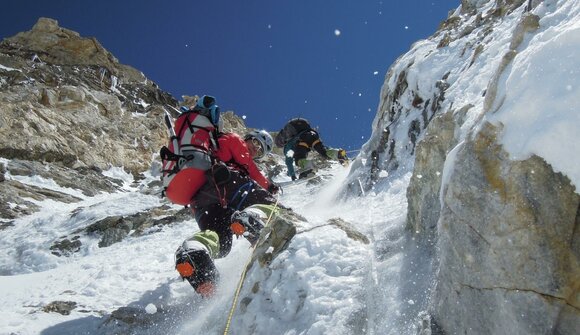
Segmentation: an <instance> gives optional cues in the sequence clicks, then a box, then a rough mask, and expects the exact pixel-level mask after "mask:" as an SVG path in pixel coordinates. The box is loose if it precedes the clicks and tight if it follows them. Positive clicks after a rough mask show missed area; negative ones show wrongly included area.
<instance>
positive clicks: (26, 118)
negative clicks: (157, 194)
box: [0, 18, 177, 174]
mask: <svg viewBox="0 0 580 335" xmlns="http://www.w3.org/2000/svg"><path fill="white" fill-rule="evenodd" d="M0 65H1V66H0V101H1V104H0V130H1V131H0V143H1V145H0V156H2V157H5V158H8V159H13V158H18V159H24V160H33V161H46V162H58V163H60V164H62V165H64V166H66V167H70V168H93V167H96V168H98V169H107V168H109V167H110V166H123V167H125V168H126V169H128V170H129V171H131V172H133V173H135V174H137V173H139V172H142V171H145V170H147V169H148V168H149V166H150V162H151V157H152V154H153V153H155V152H156V151H157V150H158V148H159V146H160V145H161V144H162V143H163V142H164V141H165V136H166V135H165V130H164V129H163V128H162V127H161V126H160V125H162V123H161V122H160V121H161V118H160V115H161V113H163V108H162V107H163V105H165V104H170V105H174V106H176V105H177V101H176V100H175V99H174V98H173V97H171V95H169V94H168V93H165V92H163V91H161V90H160V89H159V88H158V87H157V86H156V85H155V84H154V83H153V82H151V81H149V80H148V79H147V78H146V77H145V76H144V75H143V74H142V73H141V72H139V71H137V70H135V69H133V68H131V67H129V66H126V65H122V64H120V63H119V62H118V61H117V60H116V59H115V58H114V57H113V56H112V55H111V54H110V53H109V52H108V51H107V50H105V49H104V48H103V47H102V46H101V45H100V44H99V43H98V42H97V41H96V40H95V39H94V38H92V39H91V38H83V37H80V36H79V34H78V33H76V32H73V31H70V30H68V29H64V28H61V27H59V26H58V23H57V22H56V21H55V20H52V19H47V18H41V19H39V21H38V23H37V24H36V25H35V26H34V27H33V28H32V30H31V31H28V32H24V33H19V34H17V35H16V36H14V37H11V38H7V39H4V40H3V41H2V43H0Z"/></svg>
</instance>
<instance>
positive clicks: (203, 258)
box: [175, 231, 219, 298]
mask: <svg viewBox="0 0 580 335" xmlns="http://www.w3.org/2000/svg"><path fill="white" fill-rule="evenodd" d="M212 233H213V234H212ZM214 235H215V237H216V241H217V234H216V233H215V232H213V231H204V232H199V233H196V235H194V236H193V237H192V238H190V239H187V240H185V241H184V242H183V244H182V245H181V246H180V247H179V248H177V251H176V252H175V269H176V270H177V272H179V275H180V276H181V278H182V279H185V280H187V281H188V282H189V284H190V285H191V286H192V287H193V289H194V290H195V292H197V293H199V294H200V295H201V296H202V297H204V298H209V297H211V296H212V295H213V294H214V292H215V287H216V283H217V281H218V280H219V273H218V271H217V269H216V267H215V265H214V262H213V260H212V257H211V253H212V251H215V249H214V248H213V245H211V244H209V243H208V241H210V242H213V239H212V238H213V237H214ZM207 236H209V237H210V239H208V240H206V239H204V238H207ZM208 245H209V248H208Z"/></svg>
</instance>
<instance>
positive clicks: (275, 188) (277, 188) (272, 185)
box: [268, 182, 280, 194]
mask: <svg viewBox="0 0 580 335" xmlns="http://www.w3.org/2000/svg"><path fill="white" fill-rule="evenodd" d="M278 191H280V186H278V185H276V184H275V183H273V182H270V186H268V192H270V193H272V194H276V193H278Z"/></svg>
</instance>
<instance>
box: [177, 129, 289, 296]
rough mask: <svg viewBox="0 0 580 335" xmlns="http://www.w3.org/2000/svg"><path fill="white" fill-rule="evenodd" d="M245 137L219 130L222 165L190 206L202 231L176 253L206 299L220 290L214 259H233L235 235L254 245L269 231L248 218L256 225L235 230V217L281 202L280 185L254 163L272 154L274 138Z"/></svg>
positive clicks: (184, 275) (254, 133)
mask: <svg viewBox="0 0 580 335" xmlns="http://www.w3.org/2000/svg"><path fill="white" fill-rule="evenodd" d="M244 138H245V140H242V138H241V137H240V136H238V135H237V134H234V133H223V132H221V131H220V132H219V134H218V145H217V149H216V150H215V158H216V159H217V160H218V161H220V162H221V163H218V164H214V165H213V166H212V168H211V170H210V171H208V172H210V174H209V175H211V177H210V178H208V181H207V182H206V183H205V184H204V185H203V186H202V187H201V188H200V190H199V191H198V192H197V193H196V194H195V195H194V196H193V199H192V201H191V203H190V207H191V210H192V212H193V214H194V216H195V220H196V221H197V224H198V227H199V229H200V231H199V232H197V233H196V234H194V235H193V236H192V237H191V238H189V239H187V240H186V241H184V242H183V244H182V245H181V246H180V247H179V248H178V249H177V251H176V253H175V261H176V269H177V271H178V272H179V274H180V275H181V277H182V278H183V279H186V280H187V281H188V282H189V283H190V284H191V286H192V287H193V288H194V289H195V291H196V292H198V293H199V294H201V295H202V296H204V297H210V296H211V295H212V294H213V292H214V290H215V285H216V282H217V280H218V278H219V274H218V271H217V269H216V267H215V265H214V262H213V260H214V259H215V258H221V257H225V256H227V255H228V253H229V252H230V250H231V247H232V234H234V233H236V235H238V236H241V235H243V236H244V237H246V238H247V239H248V241H250V242H251V243H252V244H253V243H255V241H256V236H258V233H259V231H260V230H261V228H262V227H263V224H261V223H259V222H257V221H255V220H254V221H251V222H250V221H248V220H246V223H247V224H248V225H249V224H254V223H255V225H254V226H247V229H245V230H244V231H243V232H240V231H239V229H238V230H237V232H234V231H233V230H232V227H230V225H231V223H232V216H233V215H234V213H239V212H240V211H242V210H244V209H245V208H246V207H248V206H251V205H255V204H274V203H276V202H277V201H276V199H275V198H274V196H273V194H274V193H276V192H278V190H279V187H278V186H277V185H276V184H274V183H273V182H271V181H270V180H268V179H267V178H266V177H264V175H262V173H261V172H260V170H259V169H258V168H257V166H256V164H255V162H254V159H260V158H263V157H264V156H266V155H267V154H269V153H270V152H271V150H272V143H273V140H272V137H271V136H270V135H269V134H268V133H267V132H265V131H252V132H250V133H248V134H247V135H246V136H245V137H244ZM246 231H247V232H246ZM244 233H245V234H244Z"/></svg>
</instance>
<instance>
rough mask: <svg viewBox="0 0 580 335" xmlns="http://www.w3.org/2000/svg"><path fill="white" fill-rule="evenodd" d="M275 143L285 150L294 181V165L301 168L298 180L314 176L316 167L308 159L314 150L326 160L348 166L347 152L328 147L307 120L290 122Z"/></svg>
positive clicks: (289, 174)
mask: <svg viewBox="0 0 580 335" xmlns="http://www.w3.org/2000/svg"><path fill="white" fill-rule="evenodd" d="M275 142H276V146H277V147H280V148H284V156H285V157H286V167H287V168H288V172H287V174H288V176H290V177H291V178H292V180H296V172H295V170H294V164H296V166H298V168H299V175H298V178H300V179H303V178H308V177H311V176H314V174H315V171H316V169H315V166H314V164H313V162H312V161H311V160H308V159H307V156H308V154H309V153H310V151H311V150H312V149H314V150H315V151H316V152H317V153H318V154H319V155H320V156H321V157H322V158H324V159H333V160H337V161H338V162H339V163H340V164H342V165H347V164H348V157H347V156H346V151H345V150H344V149H333V148H328V147H326V146H325V145H324V144H323V143H322V141H321V140H320V136H319V135H318V132H317V131H316V130H314V129H312V127H310V124H309V123H308V121H307V120H305V119H301V118H295V119H292V120H290V121H288V123H286V125H285V126H284V127H283V128H282V129H281V130H280V132H278V134H277V135H276V139H275Z"/></svg>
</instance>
